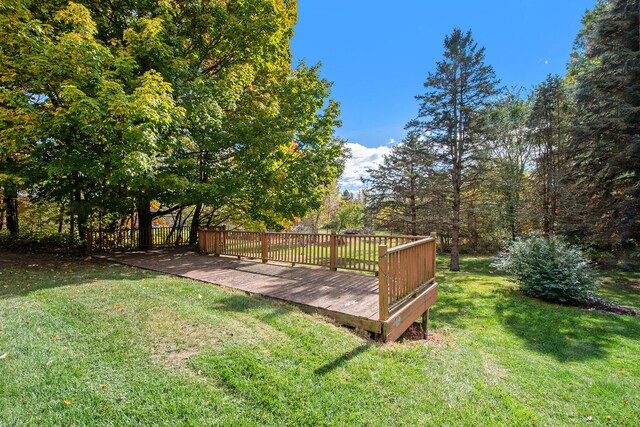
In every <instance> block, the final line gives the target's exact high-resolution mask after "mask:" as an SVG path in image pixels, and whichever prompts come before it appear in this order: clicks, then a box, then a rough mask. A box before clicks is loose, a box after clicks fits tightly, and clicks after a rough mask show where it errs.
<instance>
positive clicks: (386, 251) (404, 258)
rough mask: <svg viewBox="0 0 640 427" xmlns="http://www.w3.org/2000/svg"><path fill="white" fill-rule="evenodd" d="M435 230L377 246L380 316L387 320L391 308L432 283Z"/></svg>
mask: <svg viewBox="0 0 640 427" xmlns="http://www.w3.org/2000/svg"><path fill="white" fill-rule="evenodd" d="M435 237H436V236H435V233H432V235H431V237H426V238H423V239H421V240H418V241H416V242H410V243H407V244H403V245H400V246H396V247H394V248H387V246H385V245H380V246H379V248H378V253H379V261H378V264H379V266H380V269H379V273H378V297H379V307H378V309H379V311H378V312H379V317H380V320H383V321H386V320H388V319H389V316H390V315H391V314H392V313H393V311H394V309H396V308H398V307H400V306H401V305H402V304H403V303H404V302H406V301H407V300H408V299H411V298H412V297H415V296H416V295H417V294H418V293H419V292H420V291H421V290H423V289H425V288H426V287H427V286H429V285H431V284H432V283H433V282H435V277H436V239H435Z"/></svg>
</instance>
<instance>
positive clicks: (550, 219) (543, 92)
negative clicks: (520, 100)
mask: <svg viewBox="0 0 640 427" xmlns="http://www.w3.org/2000/svg"><path fill="white" fill-rule="evenodd" d="M569 111H570V110H569V101H568V94H567V90H566V87H565V84H564V81H563V79H562V78H561V77H560V76H548V77H547V79H546V80H545V81H544V82H542V83H541V84H540V85H539V86H537V87H536V88H535V89H534V91H533V94H532V99H531V113H530V115H529V119H528V128H529V133H530V138H531V140H532V143H533V146H534V149H535V156H536V158H535V161H536V169H535V173H534V177H535V188H537V189H538V194H537V195H536V196H537V197H536V199H537V200H538V201H537V202H536V204H537V206H539V212H540V215H539V217H541V223H542V230H543V231H544V233H545V234H549V233H554V232H556V231H558V215H559V213H560V210H561V209H560V205H561V204H563V202H564V197H563V196H566V193H564V192H563V185H564V184H563V183H566V165H567V163H566V158H567V138H568V135H569V124H568V121H567V120H568V117H569V116H568V114H569Z"/></svg>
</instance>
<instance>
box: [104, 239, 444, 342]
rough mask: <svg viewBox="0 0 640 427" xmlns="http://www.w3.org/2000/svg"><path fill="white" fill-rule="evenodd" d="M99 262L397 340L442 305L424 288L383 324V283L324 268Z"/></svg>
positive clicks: (154, 255)
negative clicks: (227, 291) (260, 299)
mask: <svg viewBox="0 0 640 427" xmlns="http://www.w3.org/2000/svg"><path fill="white" fill-rule="evenodd" d="M95 257H96V258H100V259H106V260H110V261H115V262H118V263H121V264H125V265H129V266H133V267H140V268H145V269H148V270H153V271H158V272H161V273H167V274H173V275H176V276H181V277H186V278H189V279H195V280H200V281H203V282H208V283H213V284H216V285H221V286H225V287H228V288H233V289H238V290H241V291H245V292H249V293H252V294H259V295H263V296H265V297H270V298H276V299H280V300H283V301H287V302H290V303H294V304H296V305H298V306H299V307H300V308H302V309H303V310H305V311H315V312H320V313H322V314H324V315H326V316H329V317H332V318H333V319H335V320H337V321H338V322H339V323H341V324H344V325H349V326H354V327H359V328H363V329H366V330H368V331H371V332H375V333H378V334H381V335H382V337H383V338H384V339H385V340H387V339H390V340H395V339H397V338H398V337H399V336H400V335H401V334H402V333H403V332H404V331H405V330H406V328H408V326H409V325H410V324H411V323H413V322H414V321H415V320H416V319H417V318H418V317H419V316H420V315H422V313H424V312H425V311H426V310H427V309H428V308H429V307H430V306H431V305H432V304H433V303H434V302H435V301H436V299H437V293H438V287H437V284H436V283H433V284H431V285H429V286H428V287H424V288H422V289H421V290H420V291H419V292H418V293H417V294H416V295H415V299H413V300H408V301H406V303H404V304H403V307H401V308H399V309H397V310H396V311H394V313H393V315H392V317H391V318H390V319H389V320H388V321H384V322H383V321H380V320H379V316H378V313H379V301H378V278H377V277H375V276H373V275H368V274H362V273H353V272H346V271H330V270H327V269H324V268H321V267H313V266H300V265H297V266H295V267H292V266H291V264H284V263H277V262H269V263H265V264H263V263H262V262H260V260H250V259H237V258H236V257H225V256H219V257H215V256H210V255H200V254H198V253H196V252H193V251H189V250H184V249H182V250H178V249H164V250H150V251H130V252H118V253H103V254H97V255H95Z"/></svg>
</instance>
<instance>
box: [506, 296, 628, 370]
mask: <svg viewBox="0 0 640 427" xmlns="http://www.w3.org/2000/svg"><path fill="white" fill-rule="evenodd" d="M495 312H496V314H497V315H498V316H499V317H500V319H501V321H502V324H503V325H504V327H505V328H506V329H507V330H508V331H510V332H512V333H513V334H515V335H516V336H518V337H519V338H521V339H523V340H524V341H525V345H526V347H527V348H529V349H531V350H533V351H535V352H538V353H542V354H548V355H551V356H553V357H554V358H556V359H557V360H558V361H560V362H571V361H585V360H589V359H597V358H604V357H607V356H608V353H609V350H610V349H612V348H614V347H616V346H619V343H617V342H616V337H625V338H631V339H636V340H637V339H640V327H638V320H637V318H634V317H630V316H619V315H607V314H601V313H594V312H591V311H587V310H581V309H579V308H574V307H564V306H560V305H554V304H549V303H544V302H541V301H535V300H532V299H530V298H529V297H526V296H524V295H522V294H520V293H519V292H518V291H510V292H507V293H506V298H503V299H500V300H499V301H498V302H497V303H496V305H495Z"/></svg>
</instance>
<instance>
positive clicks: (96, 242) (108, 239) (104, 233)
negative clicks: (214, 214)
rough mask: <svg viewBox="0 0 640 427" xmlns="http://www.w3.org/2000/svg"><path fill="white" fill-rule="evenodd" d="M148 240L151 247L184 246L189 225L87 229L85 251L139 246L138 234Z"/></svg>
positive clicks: (105, 250)
mask: <svg viewBox="0 0 640 427" xmlns="http://www.w3.org/2000/svg"><path fill="white" fill-rule="evenodd" d="M141 235H142V236H143V239H146V240H148V242H146V245H145V246H147V248H148V249H151V248H166V247H176V246H186V245H188V244H189V239H190V237H191V227H188V226H185V227H154V228H151V229H148V228H133V229H131V228H121V229H118V230H115V231H111V230H104V229H103V230H100V229H97V230H94V229H87V231H86V236H87V252H88V253H92V252H109V251H113V250H130V249H137V248H139V247H140V236H141Z"/></svg>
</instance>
